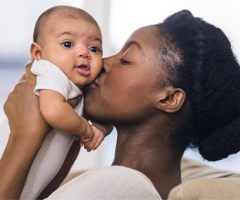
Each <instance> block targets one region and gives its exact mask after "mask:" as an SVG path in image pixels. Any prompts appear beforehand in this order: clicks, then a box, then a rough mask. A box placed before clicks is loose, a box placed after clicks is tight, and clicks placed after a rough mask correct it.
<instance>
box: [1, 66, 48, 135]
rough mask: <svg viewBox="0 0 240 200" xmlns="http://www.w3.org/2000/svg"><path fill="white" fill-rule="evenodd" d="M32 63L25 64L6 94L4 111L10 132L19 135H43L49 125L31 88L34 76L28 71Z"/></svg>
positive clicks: (34, 81)
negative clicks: (19, 77)
mask: <svg viewBox="0 0 240 200" xmlns="http://www.w3.org/2000/svg"><path fill="white" fill-rule="evenodd" d="M31 66H32V63H29V64H28V65H27V66H26V72H25V74H24V75H23V76H22V77H21V79H20V81H19V83H18V84H17V85H16V86H15V88H14V90H13V92H11V93H10V94H9V96H8V99H7V101H6V103H5V104H4V112H5V114H6V115H7V117H8V120H9V125H10V130H11V134H14V136H16V135H18V136H19V137H25V136H26V137H29V136H31V137H36V136H40V137H45V136H46V134H47V133H48V131H49V128H50V127H49V126H48V125H47V123H46V122H45V120H44V119H43V117H42V114H41V113H40V110H39V103H38V97H37V95H35V94H34V92H33V90H34V87H35V84H36V76H35V75H33V74H32V73H31V71H30V69H31Z"/></svg>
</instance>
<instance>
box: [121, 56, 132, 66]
mask: <svg viewBox="0 0 240 200" xmlns="http://www.w3.org/2000/svg"><path fill="white" fill-rule="evenodd" d="M120 62H121V64H122V65H127V64H130V62H129V61H127V60H124V59H122V58H121V59H120Z"/></svg>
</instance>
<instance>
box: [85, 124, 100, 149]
mask: <svg viewBox="0 0 240 200" xmlns="http://www.w3.org/2000/svg"><path fill="white" fill-rule="evenodd" d="M92 130H93V132H94V134H93V137H92V139H91V140H90V141H88V142H84V141H83V140H81V142H83V143H82V144H83V145H84V148H85V149H86V150H87V151H88V152H90V151H92V150H95V149H96V148H98V147H99V145H100V144H101V143H102V141H103V140H104V137H105V133H104V132H103V130H101V129H99V128H98V127H96V126H94V125H92Z"/></svg>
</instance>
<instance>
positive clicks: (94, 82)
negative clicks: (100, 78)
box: [86, 79, 99, 89]
mask: <svg viewBox="0 0 240 200" xmlns="http://www.w3.org/2000/svg"><path fill="white" fill-rule="evenodd" d="M98 86H99V83H98V82H97V80H96V79H95V81H93V82H92V83H90V84H89V85H87V86H86V89H90V88H97V87H98Z"/></svg>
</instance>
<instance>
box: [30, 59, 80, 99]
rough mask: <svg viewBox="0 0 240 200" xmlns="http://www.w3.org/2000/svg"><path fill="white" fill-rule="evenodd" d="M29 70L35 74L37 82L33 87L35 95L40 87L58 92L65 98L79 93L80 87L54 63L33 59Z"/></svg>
mask: <svg viewBox="0 0 240 200" xmlns="http://www.w3.org/2000/svg"><path fill="white" fill-rule="evenodd" d="M31 72H32V73H33V74H35V75H37V83H36V86H35V89H34V92H35V94H36V95H39V90H42V89H48V90H54V91H56V92H59V93H60V94H62V95H63V96H64V98H65V99H66V100H68V99H70V98H74V97H77V96H79V95H80V94H81V91H80V89H78V88H77V86H76V85H74V84H73V83H72V82H71V81H70V80H69V79H68V77H67V76H66V75H65V74H64V73H63V72H62V71H61V70H60V69H59V68H58V67H57V66H56V65H54V64H52V63H51V62H49V61H46V60H39V61H36V60H35V61H34V63H33V65H32V68H31ZM69 94H70V96H69Z"/></svg>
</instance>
